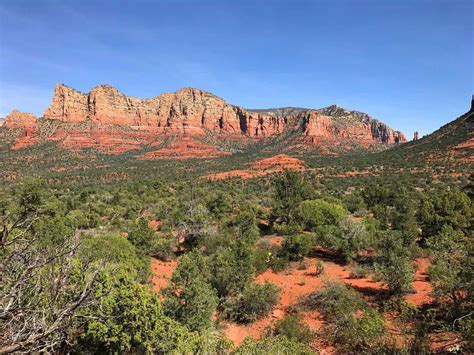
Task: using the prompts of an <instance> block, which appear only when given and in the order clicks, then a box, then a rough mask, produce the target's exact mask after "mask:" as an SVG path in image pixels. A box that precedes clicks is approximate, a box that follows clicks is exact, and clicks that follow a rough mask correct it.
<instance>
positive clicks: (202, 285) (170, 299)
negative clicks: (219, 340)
mask: <svg viewBox="0 0 474 355" xmlns="http://www.w3.org/2000/svg"><path fill="white" fill-rule="evenodd" d="M163 295H164V296H165V302H164V309H165V314H166V315H167V316H169V317H171V318H173V319H175V320H177V321H179V322H181V323H182V324H185V325H186V326H187V327H188V328H189V329H191V330H202V329H206V328H209V327H210V326H211V315H212V312H214V310H215V309H216V306H217V295H216V291H215V290H214V289H213V288H212V286H211V285H210V284H209V269H208V267H207V263H206V260H205V258H204V257H203V256H202V254H201V253H200V252H199V251H196V250H193V251H192V252H190V253H188V254H186V255H184V256H183V257H181V259H180V261H179V264H178V267H177V268H176V270H175V271H174V272H173V276H172V277H171V280H170V283H169V285H168V286H167V287H166V288H165V289H164V290H163Z"/></svg>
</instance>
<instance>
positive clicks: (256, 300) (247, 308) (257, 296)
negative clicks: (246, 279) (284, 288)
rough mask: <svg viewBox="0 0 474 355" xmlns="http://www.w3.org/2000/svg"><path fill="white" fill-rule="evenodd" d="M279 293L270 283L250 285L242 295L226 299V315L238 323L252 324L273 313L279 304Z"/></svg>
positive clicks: (224, 306)
mask: <svg viewBox="0 0 474 355" xmlns="http://www.w3.org/2000/svg"><path fill="white" fill-rule="evenodd" d="M279 292H280V290H279V288H278V287H276V286H275V285H274V284H272V283H270V282H265V283H264V284H263V285H260V284H257V283H254V284H250V285H249V286H247V287H246V288H245V289H244V291H243V292H242V293H239V294H237V295H233V296H230V297H228V298H227V299H226V301H225V302H224V305H223V308H224V313H225V315H226V316H227V317H228V318H229V319H232V320H234V321H236V322H240V323H251V322H253V321H255V320H257V319H259V318H261V317H263V316H266V315H267V314H269V313H270V312H271V310H272V309H273V307H274V306H275V305H276V304H277V303H278V299H279Z"/></svg>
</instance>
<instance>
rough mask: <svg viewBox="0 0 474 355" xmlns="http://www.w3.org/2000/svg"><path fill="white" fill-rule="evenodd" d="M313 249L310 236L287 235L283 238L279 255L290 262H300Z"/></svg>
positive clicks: (312, 238) (312, 241) (312, 239)
mask: <svg viewBox="0 0 474 355" xmlns="http://www.w3.org/2000/svg"><path fill="white" fill-rule="evenodd" d="M313 247H314V236H313V235H312V234H296V235H289V236H287V237H286V238H285V241H284V243H283V246H282V250H281V254H282V255H283V256H284V257H287V258H288V259H289V260H291V261H295V260H301V259H303V257H305V256H306V255H308V254H309V252H310V251H311V250H312V248H313Z"/></svg>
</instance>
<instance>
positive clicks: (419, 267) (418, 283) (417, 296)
mask: <svg viewBox="0 0 474 355" xmlns="http://www.w3.org/2000/svg"><path fill="white" fill-rule="evenodd" d="M415 265H416V273H415V280H414V281H413V290H414V291H415V292H414V293H412V294H409V295H408V296H407V302H409V303H411V304H414V305H415V306H421V305H423V304H427V303H430V302H432V301H433V299H432V298H431V296H430V293H431V291H432V290H433V289H432V287H431V284H430V283H429V282H428V275H427V274H426V271H427V269H428V267H429V266H430V265H431V264H430V260H429V259H428V258H423V259H416V260H415Z"/></svg>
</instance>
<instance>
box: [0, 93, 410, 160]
mask: <svg viewBox="0 0 474 355" xmlns="http://www.w3.org/2000/svg"><path fill="white" fill-rule="evenodd" d="M5 127H7V128H27V129H26V130H25V131H24V132H25V135H26V136H27V137H29V138H28V140H27V142H26V141H25V142H26V143H27V144H30V143H31V142H34V141H35V140H34V139H30V138H35V139H36V140H38V139H39V137H40V136H41V140H43V141H44V140H45V141H58V142H59V143H60V144H61V145H62V146H63V147H65V148H68V149H82V148H94V149H97V150H101V151H104V152H108V153H114V154H119V153H122V152H125V151H130V150H139V149H141V148H143V147H148V146H154V144H159V145H160V147H161V148H160V149H159V150H156V151H153V152H150V154H147V155H141V156H140V158H142V159H167V158H169V157H172V158H178V157H185V158H187V157H188V156H189V154H191V155H196V156H197V157H206V156H208V157H217V156H222V155H227V154H228V153H227V152H224V151H221V150H219V149H218V148H216V149H214V148H215V147H212V146H208V145H206V144H203V142H204V141H206V139H204V138H205V137H206V138H207V136H208V135H209V134H211V135H212V137H213V138H212V139H221V140H222V139H223V140H225V139H232V140H235V139H237V140H245V144H247V143H249V142H251V141H252V140H255V139H262V138H267V137H276V136H279V135H282V134H285V135H284V136H282V137H283V139H284V140H285V139H287V137H292V143H291V144H293V146H291V144H290V143H289V145H288V146H285V147H284V149H283V150H291V149H293V148H295V147H297V149H299V148H300V147H302V148H303V149H306V148H309V149H318V150H319V151H320V152H322V153H325V152H326V153H328V154H329V152H330V151H331V149H332V147H342V148H343V150H350V149H353V147H354V145H359V146H364V147H369V146H371V145H377V144H395V143H399V142H405V141H406V139H405V137H404V136H403V134H401V133H400V132H397V131H394V130H392V129H391V128H389V127H388V126H386V125H385V124H383V123H382V122H380V121H377V120H374V119H372V118H371V117H370V116H368V115H367V114H365V113H362V112H358V111H348V110H345V109H343V108H341V107H338V106H335V105H333V106H329V107H327V108H324V109H319V110H313V109H303V108H291V107H287V108H279V109H267V110H246V109H243V108H241V107H238V106H234V105H230V104H228V103H227V102H225V101H224V100H223V99H221V98H219V97H217V96H215V95H213V94H211V93H208V92H206V91H203V90H199V89H192V88H183V89H181V90H178V91H177V92H175V93H165V94H161V95H158V96H156V97H153V98H149V99H140V98H136V97H129V96H125V95H124V94H122V93H121V92H119V91H118V90H117V89H115V88H114V87H112V86H110V85H100V86H96V87H95V88H93V89H92V90H91V91H90V92H89V93H87V94H84V93H81V92H79V91H77V90H75V89H72V88H70V87H68V86H66V85H63V84H58V85H56V87H55V89H54V96H53V99H52V102H51V105H50V106H49V107H48V108H47V109H46V110H45V112H44V117H43V119H40V120H38V119H37V118H36V117H34V116H33V115H31V114H26V113H20V112H18V111H13V112H12V113H11V114H10V115H9V116H8V117H7V119H6V122H5ZM37 136H38V137H37ZM170 137H174V138H173V142H174V143H172V144H170V145H169V147H163V146H161V143H160V142H163V141H166V139H167V138H170ZM295 137H296V139H293V138H295ZM165 138H166V139H165ZM194 138H195V139H194ZM26 143H24V144H19V146H24V145H26ZM31 144H32V143H31ZM174 150H175V151H179V154H178V153H176V154H174V153H173V151H174ZM338 150H340V149H338ZM185 151H189V152H190V153H189V154H187V153H185Z"/></svg>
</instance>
